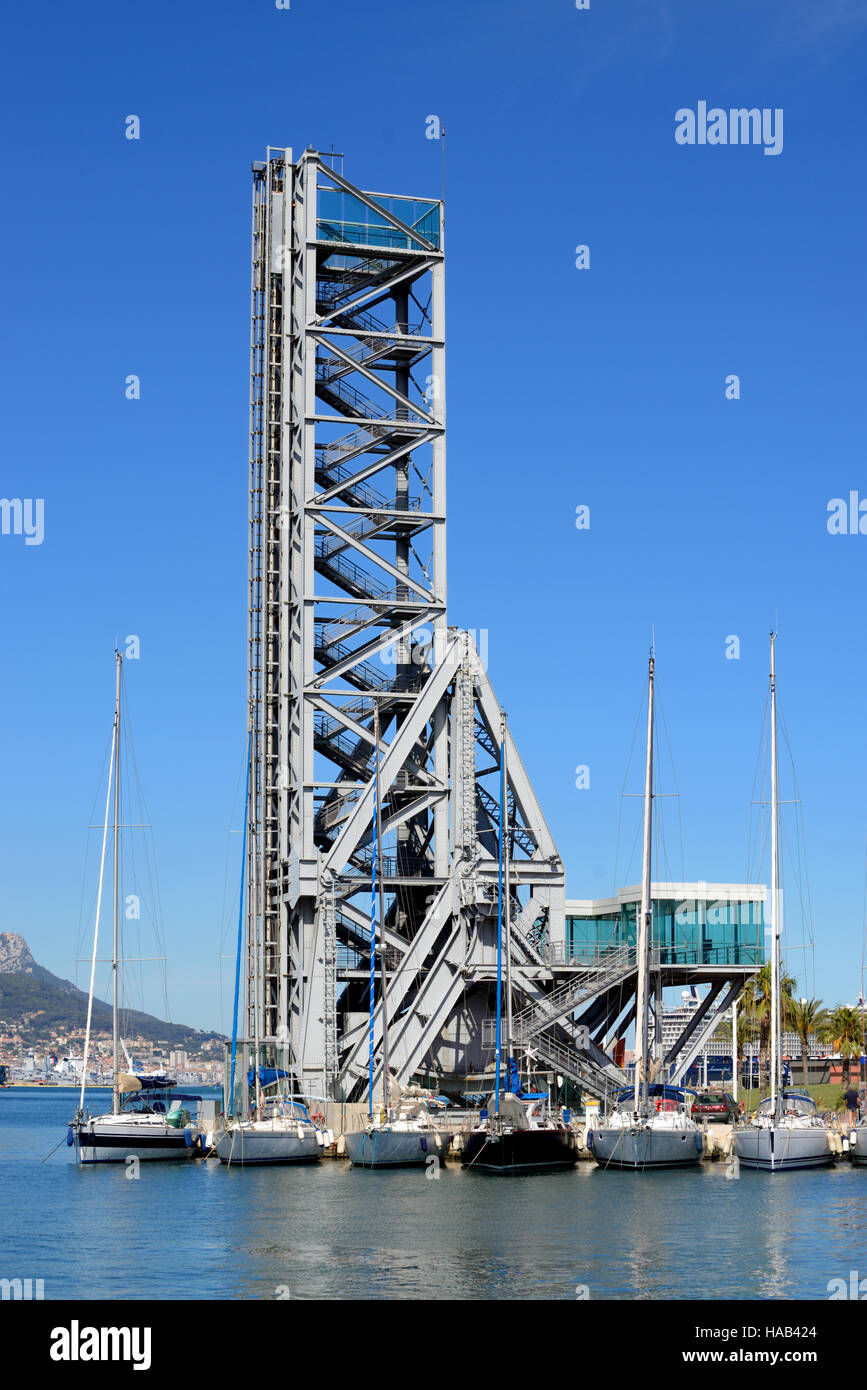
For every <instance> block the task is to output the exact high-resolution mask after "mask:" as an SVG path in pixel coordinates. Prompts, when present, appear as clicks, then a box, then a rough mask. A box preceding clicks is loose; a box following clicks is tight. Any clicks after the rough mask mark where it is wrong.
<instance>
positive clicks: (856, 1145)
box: [849, 1115, 867, 1167]
mask: <svg viewBox="0 0 867 1390" xmlns="http://www.w3.org/2000/svg"><path fill="white" fill-rule="evenodd" d="M849 1156H850V1158H851V1159H852V1162H853V1163H854V1164H855V1165H856V1167H864V1166H865V1165H867V1115H865V1116H864V1118H863V1119H861V1120H859V1121H858V1123H857V1125H856V1126H855V1128H854V1129H853V1130H852V1132H851V1134H850V1136H849Z"/></svg>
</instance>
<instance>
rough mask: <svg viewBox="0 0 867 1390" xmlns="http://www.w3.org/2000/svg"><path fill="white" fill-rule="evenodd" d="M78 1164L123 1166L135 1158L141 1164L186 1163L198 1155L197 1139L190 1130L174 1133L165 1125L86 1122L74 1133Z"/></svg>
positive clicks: (190, 1128) (188, 1128)
mask: <svg viewBox="0 0 867 1390" xmlns="http://www.w3.org/2000/svg"><path fill="white" fill-rule="evenodd" d="M73 1138H74V1142H75V1149H76V1154H77V1157H78V1161H79V1163H82V1164H92V1163H125V1162H126V1160H127V1159H128V1158H136V1159H138V1160H139V1162H141V1163H153V1162H155V1161H156V1160H158V1159H162V1160H167V1159H174V1160H177V1159H188V1158H192V1157H193V1155H194V1154H195V1153H197V1152H198V1144H197V1136H196V1134H195V1133H194V1131H193V1129H192V1127H191V1126H189V1125H188V1126H187V1127H186V1128H184V1129H176V1128H174V1127H173V1126H172V1125H168V1124H166V1123H165V1121H159V1122H158V1123H156V1124H149V1125H147V1126H144V1125H141V1124H135V1123H131V1122H127V1123H125V1124H124V1123H117V1122H114V1121H113V1120H112V1118H111V1117H109V1122H101V1121H100V1119H99V1118H97V1119H95V1120H89V1121H86V1122H85V1123H84V1124H82V1125H81V1126H79V1127H78V1128H77V1129H75V1130H74V1131H73Z"/></svg>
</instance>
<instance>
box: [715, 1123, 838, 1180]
mask: <svg viewBox="0 0 867 1390" xmlns="http://www.w3.org/2000/svg"><path fill="white" fill-rule="evenodd" d="M734 1153H735V1155H736V1156H737V1160H738V1163H739V1164H740V1165H741V1167H743V1168H756V1169H759V1170H760V1171H762V1172H765V1173H783V1172H791V1171H792V1170H793V1169H795V1168H825V1167H828V1166H829V1165H830V1164H832V1163H833V1162H834V1161H835V1157H836V1155H835V1154H834V1151H833V1150H832V1148H831V1145H830V1143H829V1141H828V1134H827V1131H826V1130H824V1129H819V1128H817V1127H814V1128H810V1129H806V1128H805V1129H795V1128H792V1129H783V1128H780V1129H773V1128H771V1127H769V1126H768V1127H759V1126H758V1125H747V1126H746V1127H744V1128H743V1129H736V1130H735V1132H734Z"/></svg>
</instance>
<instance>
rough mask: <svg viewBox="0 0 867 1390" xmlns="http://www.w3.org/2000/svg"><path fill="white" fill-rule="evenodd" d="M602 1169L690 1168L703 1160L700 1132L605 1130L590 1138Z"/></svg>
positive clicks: (651, 1129) (592, 1150)
mask: <svg viewBox="0 0 867 1390" xmlns="http://www.w3.org/2000/svg"><path fill="white" fill-rule="evenodd" d="M588 1147H589V1148H590V1150H591V1152H592V1154H593V1157H594V1158H595V1160H596V1162H597V1164H598V1165H599V1167H600V1168H629V1169H634V1170H637V1169H641V1170H644V1169H648V1168H691V1167H693V1166H694V1165H695V1164H696V1163H698V1162H699V1161H700V1160H701V1149H702V1145H701V1132H700V1131H699V1130H697V1129H654V1128H652V1127H651V1126H647V1127H645V1128H635V1129H625V1128H624V1129H619V1128H607V1127H606V1128H602V1129H594V1130H592V1131H591V1133H590V1134H588Z"/></svg>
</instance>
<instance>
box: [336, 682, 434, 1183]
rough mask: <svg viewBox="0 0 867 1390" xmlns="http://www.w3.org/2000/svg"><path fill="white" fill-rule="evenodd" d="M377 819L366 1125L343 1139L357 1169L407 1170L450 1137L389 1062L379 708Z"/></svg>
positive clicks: (422, 1094) (428, 1102)
mask: <svg viewBox="0 0 867 1390" xmlns="http://www.w3.org/2000/svg"><path fill="white" fill-rule="evenodd" d="M373 744H374V763H373V820H374V842H375V843H374V854H373V856H372V857H371V861H370V862H371V883H370V982H369V1005H368V1007H369V1019H370V1032H369V1037H370V1045H369V1049H368V1085H367V1121H366V1123H365V1124H364V1125H363V1126H362V1128H361V1129H355V1130H349V1131H348V1132H347V1133H346V1134H345V1135H344V1142H345V1144H346V1153H347V1156H348V1157H349V1159H350V1162H351V1163H352V1165H353V1167H356V1168H405V1167H411V1166H419V1165H424V1164H426V1163H427V1162H428V1160H429V1158H431V1157H432V1156H435V1157H437V1158H439V1159H441V1160H444V1159H445V1158H446V1156H447V1155H448V1151H449V1148H450V1146H451V1135H450V1134H449V1133H448V1132H447V1131H446V1130H442V1129H439V1128H438V1127H437V1125H436V1124H435V1123H434V1120H433V1115H432V1111H434V1110H435V1109H436V1108H438V1107H439V1105H440V1102H437V1101H436V1099H435V1097H434V1096H433V1095H432V1094H431V1093H430V1092H427V1091H423V1090H421V1089H420V1088H419V1087H408V1088H404V1087H402V1086H400V1084H399V1083H398V1081H397V1080H396V1078H395V1077H394V1076H392V1074H391V1071H390V1069H389V1064H388V993H387V979H386V970H385V893H384V885H383V873H382V814H381V808H380V805H379V708H378V706H376V705H374V714H373ZM377 886H378V905H379V914H378V915H379V965H380V1015H381V1018H382V1105H381V1106H380V1108H379V1109H378V1110H376V1111H375V1110H374V1098H373V1030H374V1017H375V1010H374V981H375V978H376V938H377V930H376V924H377Z"/></svg>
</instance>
